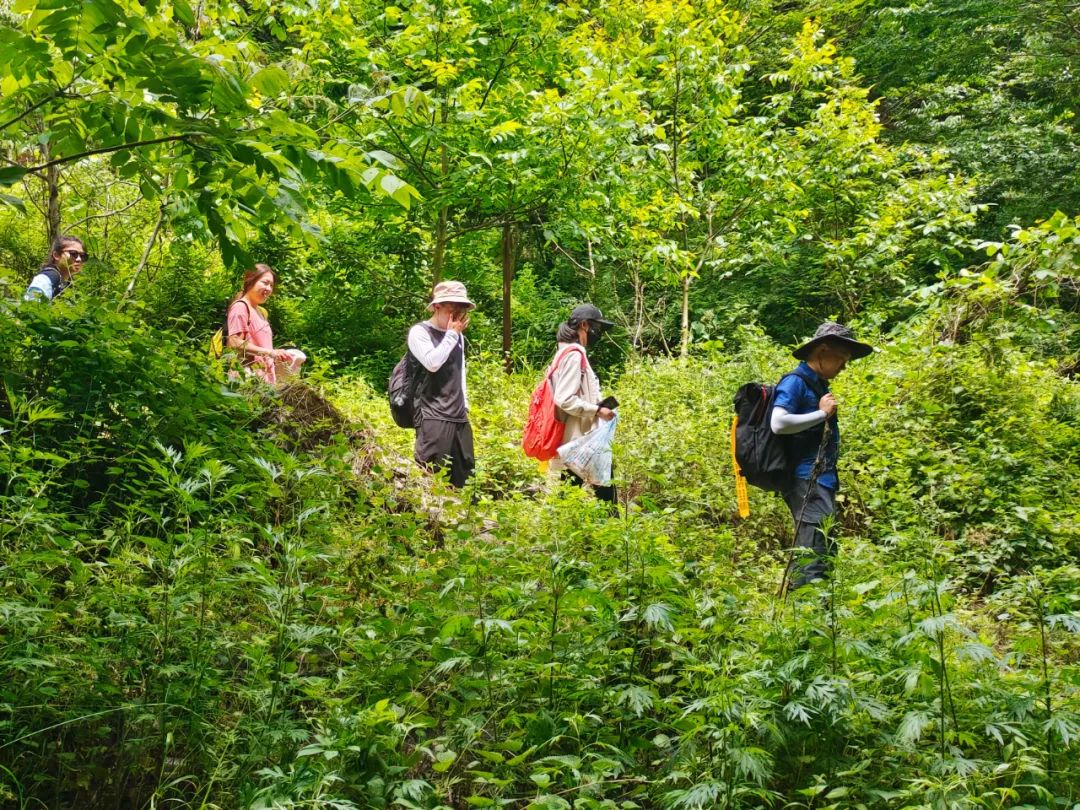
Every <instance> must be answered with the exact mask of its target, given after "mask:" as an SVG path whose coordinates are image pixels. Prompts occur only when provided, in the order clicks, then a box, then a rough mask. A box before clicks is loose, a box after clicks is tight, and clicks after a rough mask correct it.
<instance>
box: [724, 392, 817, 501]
mask: <svg viewBox="0 0 1080 810" xmlns="http://www.w3.org/2000/svg"><path fill="white" fill-rule="evenodd" d="M792 375H795V376H798V377H800V378H801V379H802V380H803V382H805V383H806V384H807V385H808V386H809V387H810V390H811V391H813V392H814V393H815V394H817V396H818V397H819V398H820V397H822V396H824V395H825V392H824V390H823V389H822V388H821V386H820V385H818V383H817V382H816V381H814V380H811V379H810V378H809V377H806V376H805V375H803V374H799V373H798V372H797V371H793V372H791V374H785V375H784V376H783V377H781V378H780V380H781V381H783V380H784V379H785V378H786V377H790V376H792ZM777 385H779V382H778V383H777ZM775 400H776V386H775V385H763V384H762V383H758V382H750V383H746V385H743V386H741V387H740V388H739V390H738V391H737V392H736V393H735V415H736V417H737V418H738V422H737V424H736V426H735V461H736V462H738V465H739V469H740V472H741V473H742V475H743V477H744V478H745V479H746V480H747V481H748V482H749V483H750V484H751V485H752V486H755V487H758V488H759V489H764V490H766V491H768V492H779V491H780V490H781V489H783V488H784V485H785V484H786V483H787V481H788V480H789V479H790V477H791V471H792V469H793V468H794V466H795V461H796V460H795V459H793V458H792V457H791V452H790V442H789V441H788V437H787V436H778V435H776V434H775V433H773V432H772V427H771V425H770V422H771V420H772V409H773V405H774V403H775Z"/></svg>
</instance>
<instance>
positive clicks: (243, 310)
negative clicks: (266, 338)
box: [227, 301, 306, 360]
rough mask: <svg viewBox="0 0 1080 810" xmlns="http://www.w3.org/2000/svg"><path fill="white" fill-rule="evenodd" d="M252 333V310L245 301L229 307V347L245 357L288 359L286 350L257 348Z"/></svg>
mask: <svg viewBox="0 0 1080 810" xmlns="http://www.w3.org/2000/svg"><path fill="white" fill-rule="evenodd" d="M251 333H252V325H251V309H250V308H249V307H248V305H247V304H246V303H245V302H244V301H237V302H236V303H234V304H233V305H232V306H231V307H229V339H228V341H227V345H228V347H229V348H230V349H236V350H237V351H238V352H240V354H241V355H243V356H244V357H247V356H251V357H266V358H272V359H275V360H286V359H288V352H286V351H285V350H284V349H274V348H269V349H264V348H262V347H261V346H256V345H255V344H254V343H252V342H251ZM305 359H306V358H305Z"/></svg>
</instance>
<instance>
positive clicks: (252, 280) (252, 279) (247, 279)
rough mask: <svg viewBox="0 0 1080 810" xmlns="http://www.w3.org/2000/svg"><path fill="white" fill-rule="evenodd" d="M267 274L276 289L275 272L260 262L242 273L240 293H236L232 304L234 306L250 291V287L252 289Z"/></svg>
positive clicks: (276, 276)
mask: <svg viewBox="0 0 1080 810" xmlns="http://www.w3.org/2000/svg"><path fill="white" fill-rule="evenodd" d="M267 273H269V274H270V275H272V276H273V277H274V286H275V287H277V284H278V274H277V270H275V269H274V268H273V267H271V266H270V265H268V264H262V263H261V262H260V263H259V264H257V265H255V266H254V267H252V268H251V269H250V270H247V271H245V272H244V285H243V286H242V287H241V288H240V292H238V293H237V294H236V298H234V299H233V303H234V304H235V303H236V302H237V301H239V300H240V299H241V298H243V297H244V296H245V295H246V294H247V291H248V290H250V289H251V288H252V287H254V286H255V284H256V282H257V281H258V280H259V279H260V278H262V277H263V276H265V275H266V274H267Z"/></svg>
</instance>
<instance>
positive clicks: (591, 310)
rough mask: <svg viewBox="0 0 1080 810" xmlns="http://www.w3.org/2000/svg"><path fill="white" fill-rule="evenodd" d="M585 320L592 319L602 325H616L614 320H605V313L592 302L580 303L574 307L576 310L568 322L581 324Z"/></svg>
mask: <svg viewBox="0 0 1080 810" xmlns="http://www.w3.org/2000/svg"><path fill="white" fill-rule="evenodd" d="M585 321H592V322H593V323H598V324H600V325H601V326H614V325H615V323H614V321H607V320H604V314H603V313H602V312H601V311H600V310H599V309H598V308H597V307H594V306H593V305H592V304H579V305H578V306H576V307H574V311H573V312H571V313H570V317H569V318H568V319H567V323H570V324H579V323H584V322H585Z"/></svg>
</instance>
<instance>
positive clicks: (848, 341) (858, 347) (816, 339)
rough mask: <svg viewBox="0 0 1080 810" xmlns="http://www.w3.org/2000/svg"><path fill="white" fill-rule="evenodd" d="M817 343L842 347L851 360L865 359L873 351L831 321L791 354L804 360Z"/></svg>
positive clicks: (847, 330) (843, 327) (820, 327)
mask: <svg viewBox="0 0 1080 810" xmlns="http://www.w3.org/2000/svg"><path fill="white" fill-rule="evenodd" d="M819 343H833V344H835V345H837V346H843V347H844V348H845V349H847V350H848V351H849V352H851V359H852V360H858V359H859V358H860V357H866V355H868V354H870V353H871V352H873V351H874V347H873V346H871V345H870V344H869V343H862V342H860V341H858V340H856V339H855V335H854V333H852V331H851V330H850V329H848V328H847V327H846V326H843V325H842V324H839V323H835V322H833V321H826V322H825V323H823V324H822V325H821V326H819V327H818V328H817V331H816V332H814V336H813V337H812V338H810V340H808V341H806V343H804V344H803V345H802V346H800V347H799V348H797V349H796V350H795V351H793V352H792V354H793V355H794V356H795V357H797V358H798V359H799V360H805V359H807V358H808V357H809V356H810V353H811V352H813V351H814V347H815V346H817V345H818V344H819Z"/></svg>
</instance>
